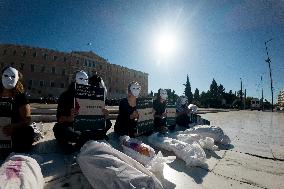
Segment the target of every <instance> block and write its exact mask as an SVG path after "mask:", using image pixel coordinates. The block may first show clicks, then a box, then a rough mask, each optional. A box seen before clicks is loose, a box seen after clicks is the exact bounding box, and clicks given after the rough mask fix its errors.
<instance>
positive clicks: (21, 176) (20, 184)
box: [0, 155, 44, 189]
mask: <svg viewBox="0 0 284 189" xmlns="http://www.w3.org/2000/svg"><path fill="white" fill-rule="evenodd" d="M43 185H44V179H43V176H42V173H41V169H40V166H39V164H38V163H37V161H36V160H35V159H33V158H31V157H28V156H25V155H13V156H11V157H8V158H7V159H6V161H5V162H4V163H3V165H2V166H1V168H0V186H1V187H0V188H1V189H16V188H17V189H42V188H43Z"/></svg>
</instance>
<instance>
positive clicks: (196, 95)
mask: <svg viewBox="0 0 284 189" xmlns="http://www.w3.org/2000/svg"><path fill="white" fill-rule="evenodd" d="M193 99H194V100H195V101H199V90H198V89H197V88H196V89H195V91H194V94H193Z"/></svg>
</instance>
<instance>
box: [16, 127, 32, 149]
mask: <svg viewBox="0 0 284 189" xmlns="http://www.w3.org/2000/svg"><path fill="white" fill-rule="evenodd" d="M33 142H34V129H33V128H32V127H30V126H25V127H18V128H15V129H14V130H13V134H12V151H13V152H19V153H22V152H26V151H29V150H30V149H31V147H32V144H33Z"/></svg>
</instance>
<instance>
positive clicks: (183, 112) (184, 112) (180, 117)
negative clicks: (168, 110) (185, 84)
mask: <svg viewBox="0 0 284 189" xmlns="http://www.w3.org/2000/svg"><path fill="white" fill-rule="evenodd" d="M176 112H177V117H176V124H178V125H179V126H183V127H188V124H190V123H191V120H190V117H189V114H190V113H191V109H189V108H188V100H187V97H186V96H181V97H179V99H178V103H177V109H176Z"/></svg>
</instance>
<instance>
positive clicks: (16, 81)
mask: <svg viewBox="0 0 284 189" xmlns="http://www.w3.org/2000/svg"><path fill="white" fill-rule="evenodd" d="M1 73H2V82H1V89H0V90H1V92H2V91H3V90H4V89H6V90H13V92H15V93H17V92H20V93H23V92H24V87H23V85H22V83H21V82H20V79H22V74H21V73H20V72H19V71H18V70H17V69H15V68H13V67H10V66H8V67H5V68H4V69H3V70H2V72H1Z"/></svg>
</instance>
